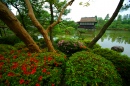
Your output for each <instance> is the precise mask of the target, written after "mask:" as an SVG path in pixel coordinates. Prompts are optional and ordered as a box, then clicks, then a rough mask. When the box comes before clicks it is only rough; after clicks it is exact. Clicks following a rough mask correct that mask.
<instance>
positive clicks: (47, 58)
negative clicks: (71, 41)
mask: <svg viewBox="0 0 130 86" xmlns="http://www.w3.org/2000/svg"><path fill="white" fill-rule="evenodd" d="M64 62H65V55H64V54H62V53H60V54H58V53H51V52H46V53H30V52H28V53H23V51H21V50H17V51H16V50H15V51H14V50H12V51H10V52H6V53H5V54H0V86H25V85H27V86H42V85H43V84H44V85H46V86H56V85H58V84H60V81H61V77H62V76H61V75H62V67H63V66H64V65H63V64H64Z"/></svg>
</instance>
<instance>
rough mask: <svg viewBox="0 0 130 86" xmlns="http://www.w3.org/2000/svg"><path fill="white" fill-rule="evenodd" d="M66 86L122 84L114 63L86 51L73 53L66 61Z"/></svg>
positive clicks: (111, 85) (120, 85)
mask: <svg viewBox="0 0 130 86" xmlns="http://www.w3.org/2000/svg"><path fill="white" fill-rule="evenodd" d="M65 81H66V84H67V86H122V80H121V78H120V76H119V74H118V73H117V71H116V69H115V67H114V65H113V64H112V63H111V62H110V61H108V60H106V59H104V58H102V57H100V56H98V55H96V54H93V53H90V52H87V51H80V52H77V53H75V54H73V55H72V56H71V57H70V59H69V60H68V61H67V63H66V75H65Z"/></svg>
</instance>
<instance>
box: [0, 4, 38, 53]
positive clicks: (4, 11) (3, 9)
mask: <svg viewBox="0 0 130 86" xmlns="http://www.w3.org/2000/svg"><path fill="white" fill-rule="evenodd" d="M0 19H1V20H2V21H3V22H4V23H5V24H6V25H7V26H8V27H9V28H10V29H11V30H12V31H13V32H14V33H15V34H16V36H18V37H19V38H20V39H21V40H22V41H23V42H24V43H25V44H26V46H27V47H28V48H29V50H30V51H31V52H41V50H40V49H39V47H38V45H37V44H36V43H35V42H34V40H33V39H32V37H31V36H30V35H29V34H28V33H27V31H26V30H25V29H24V27H23V26H22V25H21V23H20V22H19V20H18V19H17V18H16V17H15V16H14V14H13V13H12V12H11V11H10V10H9V9H8V8H7V6H6V5H4V4H3V3H2V2H0Z"/></svg>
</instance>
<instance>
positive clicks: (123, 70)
mask: <svg viewBox="0 0 130 86" xmlns="http://www.w3.org/2000/svg"><path fill="white" fill-rule="evenodd" d="M93 53H95V54H97V55H101V56H102V57H104V58H106V59H107V60H109V61H111V62H112V63H113V64H114V66H115V67H116V69H117V71H118V73H119V74H120V75H121V78H122V80H123V86H128V85H130V57H128V56H126V55H121V54H120V53H118V52H116V51H112V50H110V49H108V48H105V49H99V48H97V49H94V50H93Z"/></svg>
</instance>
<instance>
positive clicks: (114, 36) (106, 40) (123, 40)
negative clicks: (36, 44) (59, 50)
mask: <svg viewBox="0 0 130 86" xmlns="http://www.w3.org/2000/svg"><path fill="white" fill-rule="evenodd" d="M98 33H99V31H98V30H86V32H85V33H82V34H80V36H77V35H75V36H71V37H70V36H69V37H68V38H76V39H78V38H81V39H86V40H92V39H93V38H94V37H95V36H96V35H97V34H98ZM58 37H61V35H59V36H58ZM58 37H57V36H56V37H54V40H55V39H57V38H58ZM62 37H63V38H64V37H67V36H66V35H64V36H63V35H62ZM38 38H41V36H40V35H39V36H38ZM97 43H98V44H99V45H100V46H101V47H102V48H109V49H111V47H112V46H122V47H124V51H123V52H122V54H125V55H128V56H129V57H130V31H123V30H121V31H119V30H107V31H106V32H105V34H104V35H103V37H102V38H100V39H99V40H98V42H97Z"/></svg>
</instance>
